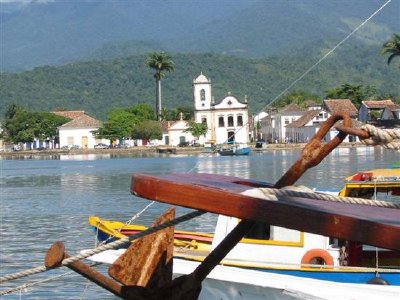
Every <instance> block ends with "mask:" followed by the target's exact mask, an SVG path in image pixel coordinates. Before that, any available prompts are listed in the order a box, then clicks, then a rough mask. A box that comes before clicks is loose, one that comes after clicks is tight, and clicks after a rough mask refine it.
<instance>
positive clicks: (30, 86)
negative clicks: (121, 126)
mask: <svg viewBox="0 0 400 300" xmlns="http://www.w3.org/2000/svg"><path fill="white" fill-rule="evenodd" d="M320 46H321V45H320ZM313 49H315V50H314V51H315V52H313V51H311V52H310V51H309V48H305V49H303V50H299V52H297V53H293V54H291V55H287V56H284V57H283V56H282V57H268V58H264V59H245V58H237V57H232V56H226V55H218V54H176V55H174V62H175V72H173V73H171V74H170V75H169V76H168V77H167V78H165V79H164V80H163V101H164V108H166V109H168V110H176V109H177V108H178V107H180V108H183V107H185V108H188V107H193V94H192V93H193V92H192V80H193V78H195V77H196V76H197V75H199V74H200V72H203V74H205V75H206V76H207V77H208V78H209V79H211V81H212V84H213V85H212V89H213V90H212V91H213V95H214V97H215V101H216V102H217V103H218V102H219V101H220V100H222V98H223V97H224V96H225V95H226V94H227V93H228V92H231V93H232V94H233V95H234V96H235V97H237V98H238V99H239V100H241V101H243V100H244V98H245V95H247V98H248V103H249V107H250V110H251V112H253V113H258V112H260V111H261V110H263V109H265V108H266V106H267V105H268V104H269V103H270V102H271V101H272V100H274V99H275V98H276V97H277V95H279V94H280V93H281V92H282V91H283V90H285V89H286V88H287V87H288V86H289V85H290V84H291V83H292V82H294V81H295V80H296V79H297V78H299V76H301V75H302V74H303V73H304V71H305V70H307V69H308V68H309V67H310V66H311V65H313V64H314V63H315V61H316V60H317V58H319V57H321V56H322V55H323V53H321V52H320V50H317V49H319V48H318V47H315V48H313ZM380 52H381V46H376V47H375V46H369V47H358V46H355V45H354V46H351V45H350V44H349V45H346V46H345V47H343V49H338V51H337V53H335V54H334V55H332V56H331V57H328V59H326V60H325V61H324V62H323V63H322V64H320V65H319V66H318V68H315V69H314V70H313V71H312V72H310V73H309V74H308V75H307V76H305V77H304V78H303V79H302V80H300V81H298V82H297V83H296V84H295V85H294V86H293V87H292V90H291V91H289V92H288V93H287V95H289V96H285V95H284V96H283V97H281V98H282V99H285V97H292V98H291V100H293V96H294V95H292V94H291V92H293V91H295V92H296V91H297V92H298V93H300V95H297V96H296V97H295V98H299V97H300V98H307V97H310V99H311V100H314V101H317V100H319V101H321V100H323V99H324V98H325V97H326V96H327V95H326V91H329V90H330V89H334V88H336V87H340V86H342V85H345V84H348V85H351V86H364V87H367V86H370V87H375V88H376V93H375V94H376V96H377V98H383V97H386V98H392V99H393V100H395V101H396V100H397V101H398V100H399V98H398V97H399V89H398V72H399V70H398V68H392V67H390V66H388V65H387V64H386V58H384V57H383V56H381V55H380ZM145 61H146V56H145V55H139V56H130V57H125V58H118V59H113V60H104V61H90V62H81V63H74V64H68V65H65V66H62V67H49V66H47V67H40V68H36V69H34V70H32V71H27V72H23V73H18V74H2V78H1V80H0V99H1V104H2V105H0V115H1V116H4V113H5V110H6V108H7V106H8V105H10V104H11V103H16V104H18V105H23V106H26V107H27V108H28V109H30V110H33V111H53V110H55V108H60V107H62V108H64V109H68V110H85V111H86V113H88V114H89V115H91V116H93V117H96V118H98V119H102V120H105V119H106V117H107V115H108V113H109V112H110V111H111V110H112V109H114V108H117V107H121V108H124V107H132V106H134V105H137V104H139V103H147V104H150V105H151V106H154V78H153V77H152V75H153V74H152V72H151V71H150V70H149V68H148V67H147V65H146V63H145ZM301 94H303V95H301ZM300 98H299V99H300ZM291 100H290V99H289V100H282V101H291ZM294 100H295V99H294ZM279 101H280V99H277V100H276V101H275V103H279ZM295 101H298V100H295ZM162 114H163V119H164V120H169V119H176V116H178V117H179V114H178V113H177V112H176V111H175V112H174V113H172V115H166V114H164V112H162ZM185 119H188V118H187V116H186V113H185Z"/></svg>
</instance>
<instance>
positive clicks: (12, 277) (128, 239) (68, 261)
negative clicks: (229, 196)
mask: <svg viewBox="0 0 400 300" xmlns="http://www.w3.org/2000/svg"><path fill="white" fill-rule="evenodd" d="M205 213H206V212H204V211H198V210H196V211H193V212H190V213H187V214H185V215H183V216H180V217H178V218H176V219H174V220H172V221H167V222H165V223H163V224H160V225H158V226H154V227H149V228H148V229H146V230H144V231H141V232H138V233H136V234H133V235H130V236H129V237H126V238H122V239H119V240H116V241H114V242H112V243H109V244H105V245H102V246H100V247H97V248H94V249H91V250H88V251H86V252H85V253H81V254H79V255H76V256H71V257H69V258H66V259H64V260H63V261H62V262H61V266H68V265H70V264H72V263H74V262H76V261H79V260H82V259H85V258H88V257H90V256H93V255H95V254H98V253H101V252H103V251H105V250H111V249H117V248H120V247H122V246H125V245H128V244H129V243H130V242H132V241H133V240H135V239H138V238H142V237H144V236H147V235H149V234H152V233H155V232H157V231H160V230H162V229H165V228H167V227H170V226H175V225H177V224H179V223H182V222H185V221H188V220H190V219H193V218H195V217H198V216H201V215H203V214H205ZM48 270H51V269H49V268H46V266H44V265H43V266H39V267H36V268H32V269H28V270H25V271H22V272H18V273H14V274H9V275H5V276H2V277H0V283H3V282H6V281H10V280H15V279H19V278H22V277H26V276H30V275H33V274H37V273H41V272H45V271H48Z"/></svg>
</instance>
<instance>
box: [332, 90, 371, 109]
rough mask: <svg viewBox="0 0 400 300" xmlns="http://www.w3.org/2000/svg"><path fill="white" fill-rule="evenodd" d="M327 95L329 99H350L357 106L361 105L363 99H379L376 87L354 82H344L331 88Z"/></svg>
mask: <svg viewBox="0 0 400 300" xmlns="http://www.w3.org/2000/svg"><path fill="white" fill-rule="evenodd" d="M326 97H327V98H329V99H350V100H351V102H353V104H354V105H355V106H356V107H357V108H359V107H360V106H361V101H363V100H368V99H378V96H377V95H376V89H375V88H374V87H372V86H362V85H352V84H342V85H341V86H340V87H336V88H333V89H329V90H328V91H327V95H326Z"/></svg>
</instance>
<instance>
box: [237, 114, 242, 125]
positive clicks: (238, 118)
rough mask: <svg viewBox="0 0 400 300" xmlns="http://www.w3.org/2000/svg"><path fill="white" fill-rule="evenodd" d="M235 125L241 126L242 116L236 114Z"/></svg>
mask: <svg viewBox="0 0 400 300" xmlns="http://www.w3.org/2000/svg"><path fill="white" fill-rule="evenodd" d="M237 126H243V116H242V115H238V117H237Z"/></svg>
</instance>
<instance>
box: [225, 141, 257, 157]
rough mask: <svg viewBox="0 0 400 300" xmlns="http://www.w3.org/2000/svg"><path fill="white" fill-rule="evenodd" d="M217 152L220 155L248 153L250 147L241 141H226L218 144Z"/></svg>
mask: <svg viewBox="0 0 400 300" xmlns="http://www.w3.org/2000/svg"><path fill="white" fill-rule="evenodd" d="M217 152H218V154H219V155H221V156H236V155H249V154H250V152H251V147H249V146H248V145H246V144H242V143H228V144H223V145H219V146H218V147H217Z"/></svg>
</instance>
